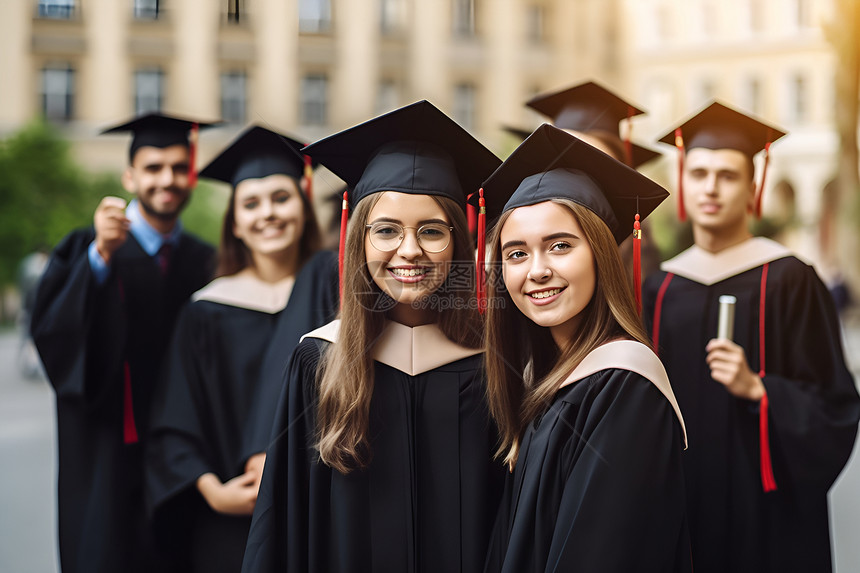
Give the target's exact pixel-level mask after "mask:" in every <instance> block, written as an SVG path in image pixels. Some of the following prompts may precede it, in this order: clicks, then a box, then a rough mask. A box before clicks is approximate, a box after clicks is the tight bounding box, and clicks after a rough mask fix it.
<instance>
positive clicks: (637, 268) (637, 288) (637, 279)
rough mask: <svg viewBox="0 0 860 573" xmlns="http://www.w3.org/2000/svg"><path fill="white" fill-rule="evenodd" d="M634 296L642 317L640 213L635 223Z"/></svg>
mask: <svg viewBox="0 0 860 573" xmlns="http://www.w3.org/2000/svg"><path fill="white" fill-rule="evenodd" d="M633 296H635V297H636V312H638V313H639V316H642V228H641V226H640V224H639V213H636V220H635V221H634V222H633Z"/></svg>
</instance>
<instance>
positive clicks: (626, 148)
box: [624, 105, 633, 167]
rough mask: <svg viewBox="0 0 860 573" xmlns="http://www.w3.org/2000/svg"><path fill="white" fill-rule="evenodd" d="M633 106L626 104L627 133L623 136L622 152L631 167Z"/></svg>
mask: <svg viewBox="0 0 860 573" xmlns="http://www.w3.org/2000/svg"><path fill="white" fill-rule="evenodd" d="M632 135H633V106H629V105H628V106H627V134H626V136H625V138H624V154H625V155H626V159H627V165H628V166H629V167H633V142H632V141H631V137H632Z"/></svg>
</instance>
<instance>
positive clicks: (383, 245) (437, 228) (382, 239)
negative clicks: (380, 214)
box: [365, 221, 454, 253]
mask: <svg viewBox="0 0 860 573" xmlns="http://www.w3.org/2000/svg"><path fill="white" fill-rule="evenodd" d="M365 227H366V228H368V229H369V230H370V244H371V245H373V248H375V249H377V250H379V251H383V252H389V251H393V250H395V249H397V248H398V247H400V243H402V242H403V237H404V231H405V230H406V229H415V237H416V239H417V240H418V246H419V247H421V249H422V250H423V251H425V252H427V253H441V252H442V251H444V250H445V249H447V248H448V245H449V244H451V231H453V230H454V227H447V226H445V225H442V224H440V223H428V224H427V225H421V226H420V227H418V228H417V229H416V228H415V227H404V226H403V225H399V224H397V223H389V222H382V221H380V222H378V223H373V224H371V225H365Z"/></svg>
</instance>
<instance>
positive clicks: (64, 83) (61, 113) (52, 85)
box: [42, 64, 75, 121]
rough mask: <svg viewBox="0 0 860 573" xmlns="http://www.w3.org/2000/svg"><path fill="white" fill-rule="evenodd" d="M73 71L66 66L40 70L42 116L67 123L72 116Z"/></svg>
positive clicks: (73, 95)
mask: <svg viewBox="0 0 860 573" xmlns="http://www.w3.org/2000/svg"><path fill="white" fill-rule="evenodd" d="M74 97H75V70H73V69H72V67H71V66H69V65H68V64H65V65H61V66H52V67H46V68H44V69H42V114H44V116H45V118H46V119H50V120H54V121H69V120H70V119H72V117H73V115H74Z"/></svg>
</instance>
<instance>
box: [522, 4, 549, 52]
mask: <svg viewBox="0 0 860 573" xmlns="http://www.w3.org/2000/svg"><path fill="white" fill-rule="evenodd" d="M527 10H528V12H527V14H526V26H527V28H526V37H527V38H528V41H529V42H531V43H532V44H542V43H543V42H544V40H545V39H546V21H545V20H546V9H545V8H544V7H543V6H542V5H540V4H533V5H531V6H529V7H528V8H527Z"/></svg>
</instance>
